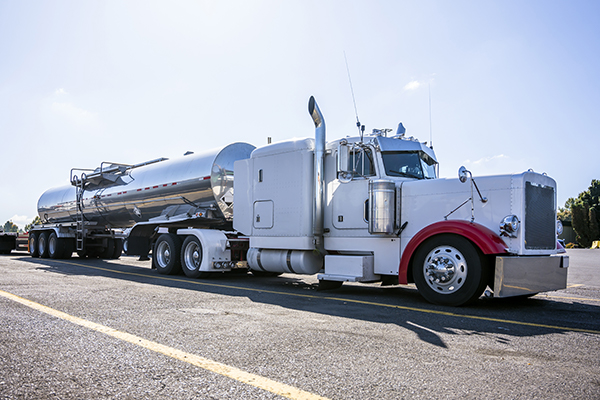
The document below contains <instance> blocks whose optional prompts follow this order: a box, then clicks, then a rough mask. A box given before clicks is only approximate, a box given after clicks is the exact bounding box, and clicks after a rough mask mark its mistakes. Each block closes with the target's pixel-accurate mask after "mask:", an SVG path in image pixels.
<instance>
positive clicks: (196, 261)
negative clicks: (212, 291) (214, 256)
mask: <svg viewBox="0 0 600 400" xmlns="http://www.w3.org/2000/svg"><path fill="white" fill-rule="evenodd" d="M201 262H202V251H201V249H200V245H199V244H198V243H196V242H190V243H188V245H187V246H185V250H184V252H183V265H184V266H185V268H186V269H188V270H190V271H196V270H198V269H199V268H200V263H201Z"/></svg>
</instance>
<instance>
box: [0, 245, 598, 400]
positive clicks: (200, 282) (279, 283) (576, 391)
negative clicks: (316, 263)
mask: <svg viewBox="0 0 600 400" xmlns="http://www.w3.org/2000/svg"><path fill="white" fill-rule="evenodd" d="M569 255H570V256H571V264H570V267H569V269H570V271H569V288H567V289H566V290H562V291H556V292H550V293H542V294H538V295H536V296H534V297H532V298H528V299H519V300H514V299H492V298H485V297H482V298H481V299H480V300H478V302H477V303H476V304H474V305H472V306H469V307H460V308H451V307H442V306H434V305H431V304H429V303H427V302H425V301H424V300H423V299H422V298H421V297H420V296H419V294H418V292H417V290H416V289H415V287H414V286H392V287H380V286H379V285H378V284H369V285H359V284H344V286H343V287H342V288H341V289H337V290H332V291H317V290H316V288H317V280H316V277H314V276H309V277H307V276H300V275H291V274H283V275H281V276H279V277H270V278H259V277H255V276H252V275H251V274H245V273H244V274H220V275H217V276H215V277H214V278H210V279H196V280H195V279H189V278H186V277H185V276H183V275H181V276H164V275H159V274H157V273H156V271H154V270H152V269H150V262H140V261H137V259H136V258H133V257H121V259H119V260H98V259H95V260H92V259H79V258H77V257H74V258H72V259H70V260H49V259H43V260H42V259H33V258H30V257H29V256H28V255H26V254H25V253H13V254H12V255H10V256H0V317H1V318H0V399H20V398H35V399H65V398H69V399H70V398H117V399H143V398H148V399H167V398H168V399H173V398H185V399H280V398H305V399H312V398H330V399H402V398H406V399H456V398H462V399H465V398H466V399H480V398H486V397H487V398H507V399H508V398H509V399H573V398H577V399H592V398H600V374H599V373H598V371H600V284H599V283H598V282H599V281H598V276H599V274H600V263H598V260H599V258H598V257H600V251H598V252H597V253H587V252H574V253H573V252H571V251H569ZM596 266H598V268H597V269H596V268H595V267H596Z"/></svg>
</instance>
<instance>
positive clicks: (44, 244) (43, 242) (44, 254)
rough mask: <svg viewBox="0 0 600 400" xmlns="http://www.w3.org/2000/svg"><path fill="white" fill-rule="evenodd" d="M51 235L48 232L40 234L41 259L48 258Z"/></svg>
mask: <svg viewBox="0 0 600 400" xmlns="http://www.w3.org/2000/svg"><path fill="white" fill-rule="evenodd" d="M49 236H50V233H49V232H48V231H45V232H42V233H40V236H39V237H38V246H37V247H38V254H39V255H40V257H41V258H48V237H49Z"/></svg>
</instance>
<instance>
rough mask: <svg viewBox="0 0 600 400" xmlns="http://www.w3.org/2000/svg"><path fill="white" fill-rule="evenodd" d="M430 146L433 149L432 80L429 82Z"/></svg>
mask: <svg viewBox="0 0 600 400" xmlns="http://www.w3.org/2000/svg"><path fill="white" fill-rule="evenodd" d="M428 86H429V147H430V148H431V150H433V134H432V131H433V130H432V128H431V82H429V85H428Z"/></svg>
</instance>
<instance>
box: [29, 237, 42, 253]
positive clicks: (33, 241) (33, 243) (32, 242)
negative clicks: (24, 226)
mask: <svg viewBox="0 0 600 400" xmlns="http://www.w3.org/2000/svg"><path fill="white" fill-rule="evenodd" d="M39 237H40V234H39V233H37V232H31V233H29V255H30V256H31V257H34V258H37V257H39V256H40V253H39V249H38V240H39Z"/></svg>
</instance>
